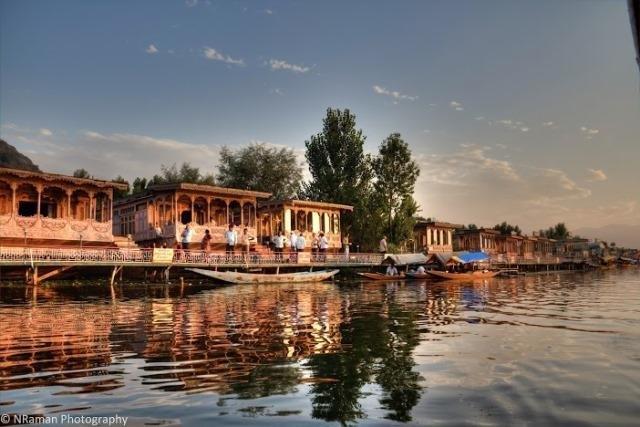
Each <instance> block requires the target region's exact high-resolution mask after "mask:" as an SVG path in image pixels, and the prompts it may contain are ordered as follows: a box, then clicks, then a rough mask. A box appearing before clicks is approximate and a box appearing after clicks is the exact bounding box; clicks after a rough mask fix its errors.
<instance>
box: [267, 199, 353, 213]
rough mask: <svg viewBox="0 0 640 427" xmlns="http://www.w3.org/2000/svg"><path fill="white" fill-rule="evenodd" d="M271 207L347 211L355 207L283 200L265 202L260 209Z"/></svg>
mask: <svg viewBox="0 0 640 427" xmlns="http://www.w3.org/2000/svg"><path fill="white" fill-rule="evenodd" d="M269 205H275V206H278V205H291V206H293V207H296V206H300V207H312V208H334V209H342V210H346V211H352V210H353V206H351V205H342V204H339V203H330V202H319V201H314V200H300V199H283V200H269V201H265V202H260V203H259V204H258V207H259V208H261V207H265V206H269Z"/></svg>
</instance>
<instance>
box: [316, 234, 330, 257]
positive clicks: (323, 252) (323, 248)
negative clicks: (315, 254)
mask: <svg viewBox="0 0 640 427" xmlns="http://www.w3.org/2000/svg"><path fill="white" fill-rule="evenodd" d="M318 246H319V247H320V260H321V261H326V259H327V249H329V239H327V237H326V236H325V235H324V233H323V232H322V231H321V232H320V240H319V241H318Z"/></svg>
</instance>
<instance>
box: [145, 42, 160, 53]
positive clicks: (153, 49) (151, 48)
mask: <svg viewBox="0 0 640 427" xmlns="http://www.w3.org/2000/svg"><path fill="white" fill-rule="evenodd" d="M145 52H147V53H148V54H149V55H154V54H156V53H158V48H157V47H156V46H155V45H153V44H150V45H149V46H148V47H147V48H146V49H145Z"/></svg>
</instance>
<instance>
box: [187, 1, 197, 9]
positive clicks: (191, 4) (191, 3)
mask: <svg viewBox="0 0 640 427" xmlns="http://www.w3.org/2000/svg"><path fill="white" fill-rule="evenodd" d="M184 4H186V5H187V7H195V6H197V5H198V0H185V2H184Z"/></svg>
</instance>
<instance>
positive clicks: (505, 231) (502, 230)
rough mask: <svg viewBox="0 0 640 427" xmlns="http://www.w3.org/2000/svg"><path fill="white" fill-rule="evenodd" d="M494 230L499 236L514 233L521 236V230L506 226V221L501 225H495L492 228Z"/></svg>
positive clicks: (514, 226)
mask: <svg viewBox="0 0 640 427" xmlns="http://www.w3.org/2000/svg"><path fill="white" fill-rule="evenodd" d="M493 229H494V230H498V231H499V232H500V234H504V235H510V234H511V233H516V235H518V236H520V235H522V230H521V229H520V227H518V226H517V225H511V224H508V223H507V221H503V222H502V224H496V225H495V226H494V227H493Z"/></svg>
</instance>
